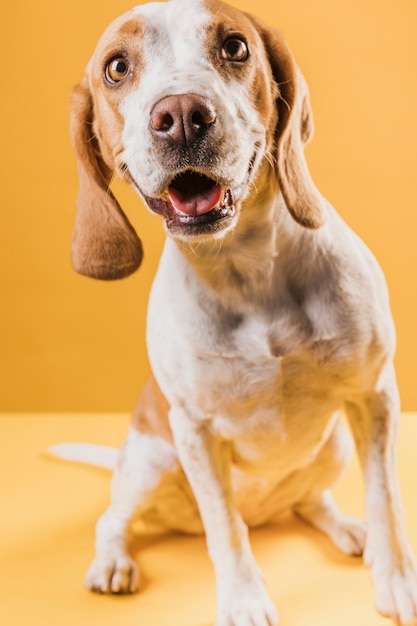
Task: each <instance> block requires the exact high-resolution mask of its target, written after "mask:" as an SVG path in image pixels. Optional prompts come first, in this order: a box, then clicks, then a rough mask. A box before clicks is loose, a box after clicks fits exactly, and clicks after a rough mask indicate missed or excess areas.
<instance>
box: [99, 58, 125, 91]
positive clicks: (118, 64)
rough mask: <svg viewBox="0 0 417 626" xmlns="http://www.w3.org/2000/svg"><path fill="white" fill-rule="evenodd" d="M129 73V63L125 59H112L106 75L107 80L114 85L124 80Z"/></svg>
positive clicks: (107, 66)
mask: <svg viewBox="0 0 417 626" xmlns="http://www.w3.org/2000/svg"><path fill="white" fill-rule="evenodd" d="M128 72H129V63H128V62H127V61H126V59H124V58H123V57H117V58H116V59H112V60H111V61H110V63H108V64H107V65H106V69H105V72H104V75H105V77H106V80H107V81H108V82H109V83H111V84H112V85H114V84H116V83H120V81H122V80H124V79H125V78H126V76H127V74H128Z"/></svg>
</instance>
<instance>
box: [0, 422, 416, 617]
mask: <svg viewBox="0 0 417 626" xmlns="http://www.w3.org/2000/svg"><path fill="white" fill-rule="evenodd" d="M127 423H128V416H127V415H125V414H119V415H117V414H111V415H96V414H95V415H91V414H89V415H80V414H76V415H75V414H74V415H63V414H55V415H2V416H0V436H1V438H0V441H1V454H0V468H1V482H0V489H1V513H0V528H1V532H0V563H1V570H0V571H1V573H0V578H1V581H0V620H1V623H2V624H4V625H5V626H21V625H22V626H23V625H24V626H27V625H28V624H31V625H33V624H39V625H41V624H42V626H67V625H68V626H96V625H100V626H110V625H111V626H140V625H141V626H210V625H212V624H213V621H214V615H215V595H214V580H213V572H212V567H211V564H210V561H209V559H208V557H207V553H206V550H205V544H204V539H203V538H200V537H197V538H196V537H184V536H166V537H161V538H158V539H149V538H148V539H146V538H142V539H139V540H138V542H137V552H138V560H139V562H140V563H141V566H142V570H143V572H144V575H145V578H146V584H145V588H144V589H143V590H142V592H141V593H140V594H138V595H135V596H131V597H105V596H96V595H94V594H92V593H89V592H87V591H85V590H84V589H83V585H82V581H83V576H84V572H85V570H86V568H87V566H88V564H89V561H90V559H91V558H92V556H93V542H94V524H95V521H96V519H97V517H98V515H99V514H100V513H101V512H102V511H103V509H104V507H105V506H106V503H107V502H108V489H109V474H108V473H107V472H105V471H103V470H98V469H95V468H90V467H87V466H83V465H79V466H78V465H74V464H70V463H65V462H61V461H57V460H55V459H51V458H49V457H48V456H47V455H45V454H43V451H44V450H45V449H46V448H47V447H48V446H49V445H51V444H53V443H56V442H60V441H89V442H96V443H104V444H110V445H118V444H119V443H120V442H121V441H122V439H123V437H124V434H125V432H126V427H127ZM416 443H417V414H411V413H409V414H405V415H403V417H402V421H401V428H400V440H399V459H398V466H399V475H400V481H401V485H402V492H403V498H404V503H405V508H406V513H407V526H408V530H409V535H410V539H411V542H412V544H413V546H414V548H415V549H416V551H417V499H416V497H415V484H416V480H415V479H416V467H417V455H416V448H417V446H416ZM335 494H336V497H337V499H338V501H339V503H340V504H341V506H342V507H343V508H344V509H345V510H346V511H348V512H350V513H353V514H360V512H361V509H362V500H363V487H362V480H361V476H360V472H359V470H358V467H357V464H356V463H354V464H353V465H352V467H351V468H350V470H349V472H348V473H347V475H346V476H345V478H344V479H343V480H342V481H341V482H340V484H339V485H338V486H337V488H336V489H335ZM251 539H252V546H253V550H254V553H255V555H256V557H257V559H258V562H259V564H260V565H261V567H262V569H263V571H264V573H265V578H266V580H267V584H268V588H269V591H270V594H271V596H272V598H273V600H274V602H275V603H276V605H277V607H278V610H279V612H280V616H281V622H280V623H281V625H282V626H307V625H308V626H315V625H317V626H318V625H320V626H327V625H328V626H378V625H380V626H381V625H383V624H389V622H388V621H387V620H385V619H383V618H382V617H380V616H378V615H377V614H376V612H375V611H374V609H373V596H372V588H371V584H370V579H369V575H368V572H367V571H366V570H365V568H364V567H363V566H362V562H361V560H360V559H353V558H352V559H351V558H348V557H346V556H344V555H342V554H340V553H339V552H338V551H337V550H336V549H335V548H334V547H333V546H332V545H331V543H330V542H329V541H328V540H327V539H326V538H325V537H323V536H322V535H320V534H319V533H318V532H316V531H315V530H313V529H311V528H308V527H307V526H305V525H304V524H302V523H301V522H299V521H297V520H294V519H292V518H288V519H287V520H286V521H284V522H283V523H282V524H280V525H277V526H274V527H269V528H264V529H261V530H258V531H256V532H252V533H251Z"/></svg>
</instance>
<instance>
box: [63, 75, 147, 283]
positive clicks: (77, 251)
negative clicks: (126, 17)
mask: <svg viewBox="0 0 417 626" xmlns="http://www.w3.org/2000/svg"><path fill="white" fill-rule="evenodd" d="M93 117H94V111H93V102H92V98H91V94H90V90H89V87H88V81H87V77H86V75H85V76H84V78H83V79H82V81H81V82H80V83H79V84H78V85H77V86H76V87H75V89H74V92H73V96H72V100H71V137H72V141H73V145H74V149H75V152H76V155H77V163H78V175H79V183H80V187H79V193H78V198H77V216H76V220H75V226H74V235H73V241H72V248H71V256H72V264H73V267H74V269H75V271H76V272H78V273H79V274H84V275H85V276H90V277H92V278H100V279H102V280H114V279H117V278H124V277H125V276H128V275H129V274H131V273H132V272H134V271H135V270H136V269H137V268H138V267H139V265H140V264H141V261H142V257H143V252H142V244H141V242H140V239H139V238H138V236H137V235H136V233H135V231H134V229H133V227H132V225H131V224H130V222H129V220H128V219H127V217H126V215H125V214H124V213H123V211H122V209H121V208H120V206H119V204H118V202H117V200H116V199H115V197H114V196H113V194H112V192H111V191H110V189H109V184H110V180H111V175H112V172H111V170H110V169H109V167H108V166H107V165H106V164H105V163H104V161H103V159H102V156H101V152H100V148H99V144H98V140H97V138H96V137H95V136H94V134H93Z"/></svg>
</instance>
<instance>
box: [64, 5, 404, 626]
mask: <svg viewBox="0 0 417 626" xmlns="http://www.w3.org/2000/svg"><path fill="white" fill-rule="evenodd" d="M71 134H72V140H73V145H74V148H75V152H76V156H77V161H78V171H79V184H80V186H79V195H78V200H77V207H78V208H77V216H76V221H75V227H74V236H73V243H72V262H73V266H74V269H75V270H76V271H77V272H79V273H80V274H83V275H87V276H90V277H93V278H97V279H102V280H112V279H119V278H123V277H125V276H128V275H129V274H131V273H132V272H134V271H135V270H136V269H137V268H138V267H139V265H140V263H141V260H142V256H143V251H142V244H141V241H140V239H139V237H138V236H137V234H136V232H135V231H134V229H133V227H132V226H131V224H130V223H129V221H128V219H127V217H126V216H125V214H124V213H123V211H122V209H121V207H120V206H119V204H118V202H117V200H116V198H115V197H114V196H113V194H112V192H111V191H110V190H109V185H110V183H111V180H112V177H113V175H114V174H115V173H116V174H117V175H118V176H120V178H122V179H123V180H124V181H127V183H129V184H130V185H132V186H133V187H134V189H135V190H136V191H137V192H138V194H139V196H140V197H141V198H142V199H143V201H144V203H145V205H146V206H147V208H148V209H149V210H150V211H151V212H152V213H154V214H156V215H158V216H159V217H160V219H161V221H162V224H163V227H164V229H165V231H166V235H167V237H166V242H165V247H164V250H163V253H162V257H161V260H160V264H159V268H158V271H157V274H156V277H155V280H154V283H153V286H152V290H151V295H150V300H149V307H148V325H147V345H148V351H149V358H150V362H151V367H152V372H153V374H152V377H151V379H150V381H149V382H148V383H147V385H146V386H145V388H144V390H143V393H142V395H141V397H140V398H139V401H138V403H137V406H136V408H135V410H134V413H133V417H132V422H131V426H130V429H129V433H128V436H127V439H126V442H125V443H124V445H123V446H122V448H121V450H120V451H119V454H118V460H117V463H116V467H115V471H114V476H113V482H112V502H111V504H110V506H109V508H108V509H107V511H106V512H105V513H104V514H103V515H102V517H101V518H100V520H99V522H98V524H97V554H96V557H95V559H94V561H93V563H92V565H91V567H90V569H89V571H88V574H87V578H86V586H87V587H88V588H89V589H91V590H93V591H96V592H100V593H130V592H134V591H136V589H137V588H138V585H139V571H138V567H137V565H136V563H135V562H134V560H133V559H132V558H131V556H130V555H129V552H128V543H129V537H130V529H131V523H132V520H133V519H134V517H135V516H139V517H140V518H141V520H142V522H143V523H144V524H145V525H148V527H151V526H152V527H159V528H161V529H168V528H170V529H176V530H181V531H185V532H191V533H195V532H205V534H206V538H207V545H208V551H209V554H210V557H211V559H212V561H213V565H214V570H215V576H216V588H217V605H218V609H217V617H216V626H249V625H252V626H275V625H276V624H277V623H278V616H277V612H276V609H275V607H274V605H273V603H272V601H271V599H270V597H269V595H268V592H267V589H266V586H265V583H264V581H263V578H262V574H261V572H260V569H259V567H258V565H257V563H256V562H255V559H254V556H253V554H252V551H251V547H250V543H249V538H248V527H255V526H259V525H262V524H266V523H268V522H270V521H271V520H275V519H277V518H278V517H279V515H280V514H281V513H282V512H284V511H287V510H292V511H293V512H294V513H296V514H297V515H298V516H300V517H301V518H303V519H304V520H306V521H307V522H308V523H309V524H311V525H313V526H315V527H316V528H318V529H320V530H321V531H323V532H324V533H326V534H327V535H328V536H329V537H330V539H331V540H332V541H333V542H334V543H335V544H336V546H338V547H339V548H340V549H341V550H343V552H345V553H347V554H351V555H361V554H362V553H363V554H364V560H365V563H366V565H367V566H368V567H369V568H370V572H371V575H372V579H373V583H374V588H375V602H376V607H377V609H378V610H379V611H380V612H381V613H382V614H383V615H386V616H390V617H391V618H392V619H393V620H395V621H397V622H398V623H399V624H401V625H402V626H411V625H416V624H417V577H416V564H415V560H414V557H413V554H412V550H411V548H410V546H409V542H408V540H407V537H406V531H405V526H404V519H403V510H402V504H401V499H400V494H399V490H398V485H397V478H396V473H395V467H394V465H395V461H394V456H395V450H394V449H395V438H396V428H397V421H398V417H399V411H400V408H399V395H398V390H397V385H396V379H395V372H394V367H393V356H394V350H395V331H394V326H393V322H392V319H391V314H390V309H389V301H388V294H387V288H386V284H385V280H384V277H383V274H382V271H381V270H380V268H379V266H378V264H377V262H376V260H375V259H374V257H373V256H372V254H371V253H370V251H369V250H368V249H367V247H366V246H365V244H364V243H362V241H361V240H360V239H359V238H358V237H357V236H356V235H355V234H354V233H353V232H352V231H351V230H350V229H349V227H348V226H347V225H346V224H345V223H344V222H343V220H342V219H341V218H340V217H339V216H338V214H337V213H336V212H335V210H334V209H333V207H332V206H331V205H330V204H329V203H328V202H327V201H326V200H325V198H324V197H323V196H322V195H321V194H320V193H319V191H318V190H317V188H316V186H315V185H314V182H313V180H312V178H311V175H310V173H309V170H308V167H307V163H306V160H305V156H304V146H305V144H306V143H307V142H308V141H309V140H310V139H311V137H312V134H313V122H312V114H311V107H310V102H309V95H308V89H307V86H306V82H305V80H304V78H303V75H302V74H301V71H300V70H299V68H298V66H297V65H296V63H295V61H294V58H293V56H292V53H291V52H290V50H289V48H288V46H287V44H286V43H285V41H284V40H283V38H282V36H281V35H280V34H279V33H278V32H276V31H274V30H272V29H270V28H269V27H268V28H267V27H266V26H264V25H263V24H262V23H261V22H260V21H259V20H258V19H257V18H255V17H253V16H251V15H249V14H246V13H243V12H241V11H240V10H238V9H236V8H232V7H230V6H228V5H226V4H223V3H221V2H218V0H170V2H167V3H152V4H144V5H141V6H138V7H136V8H134V9H132V10H131V11H129V12H127V13H125V14H124V15H122V16H121V17H119V18H118V19H116V20H115V21H114V22H113V23H112V24H111V25H110V26H109V27H108V29H107V30H106V31H105V33H104V34H103V36H102V38H101V39H100V41H99V43H98V45H97V47H96V49H95V51H94V54H93V56H92V58H91V60H90V62H89V63H88V66H87V68H86V71H85V74H84V76H83V78H82V80H81V82H80V83H79V84H78V85H77V86H76V88H75V90H74V93H73V98H72V102H71ZM342 413H345V414H346V416H347V419H348V422H349V425H350V430H351V431H352V433H353V440H354V441H355V443H356V447H357V450H358V453H359V457H360V460H361V463H362V466H363V472H364V477H365V483H366V524H365V523H364V522H363V521H360V520H358V519H355V518H353V517H350V516H347V515H345V514H344V513H342V512H341V511H340V510H339V509H338V508H337V506H336V504H335V502H334V500H333V498H332V495H331V493H330V491H329V488H330V487H331V486H332V484H333V483H334V482H335V481H336V480H337V478H338V477H339V476H340V474H341V473H342V471H343V469H344V468H345V466H346V464H347V463H348V461H349V459H350V456H351V453H352V449H353V443H352V438H351V436H350V434H349V433H348V430H347V429H346V428H345V426H344V422H343V421H342V419H341V415H342ZM55 451H56V452H57V453H58V454H59V453H60V454H61V455H62V456H64V455H65V451H64V450H62V449H61V451H59V449H56V450H55ZM67 452H68V450H67ZM78 453H79V454H80V455H81V456H82V452H80V449H78ZM71 455H73V457H74V458H75V457H77V452H76V451H74V448H72V449H71V450H70V451H69V456H71ZM86 455H87V456H88V451H87V453H86ZM98 456H100V453H98Z"/></svg>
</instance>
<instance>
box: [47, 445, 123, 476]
mask: <svg viewBox="0 0 417 626" xmlns="http://www.w3.org/2000/svg"><path fill="white" fill-rule="evenodd" d="M47 451H48V453H49V454H52V455H53V456H56V457H58V458H60V459H65V460H66V461H73V462H74V463H87V464H88V465H95V466H96V467H103V468H104V469H109V470H112V469H114V468H115V466H116V461H117V454H118V450H117V448H110V447H108V446H97V445H94V444H90V443H58V444H56V445H54V446H51V447H50V448H48V450H47Z"/></svg>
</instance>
